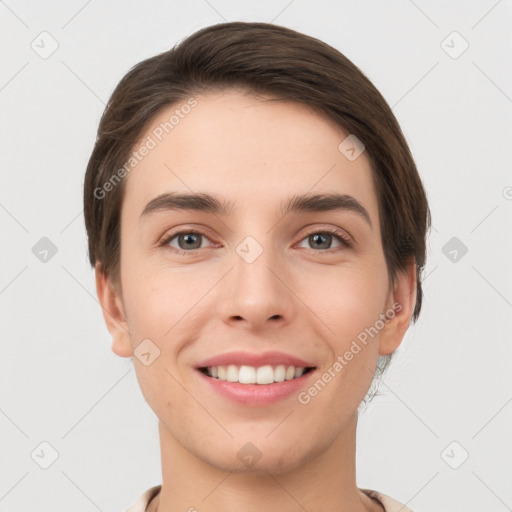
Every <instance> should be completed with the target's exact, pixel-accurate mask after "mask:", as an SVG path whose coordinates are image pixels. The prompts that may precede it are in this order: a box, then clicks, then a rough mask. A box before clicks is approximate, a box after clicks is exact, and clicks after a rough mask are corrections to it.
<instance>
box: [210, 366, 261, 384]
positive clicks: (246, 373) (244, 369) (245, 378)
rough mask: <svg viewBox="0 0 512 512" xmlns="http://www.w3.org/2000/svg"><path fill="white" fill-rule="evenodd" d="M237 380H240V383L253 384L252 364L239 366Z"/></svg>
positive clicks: (254, 374)
mask: <svg viewBox="0 0 512 512" xmlns="http://www.w3.org/2000/svg"><path fill="white" fill-rule="evenodd" d="M212 377H213V375H212ZM238 382H241V383H242V384H255V383H256V369H255V368H253V367H252V366H240V372H239V373H238Z"/></svg>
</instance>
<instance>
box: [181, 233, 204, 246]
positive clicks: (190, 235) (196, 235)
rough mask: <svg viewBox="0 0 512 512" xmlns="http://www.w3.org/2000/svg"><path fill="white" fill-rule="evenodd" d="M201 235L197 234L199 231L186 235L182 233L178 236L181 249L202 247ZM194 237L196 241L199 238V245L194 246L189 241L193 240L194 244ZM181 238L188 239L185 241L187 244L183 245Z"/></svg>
mask: <svg viewBox="0 0 512 512" xmlns="http://www.w3.org/2000/svg"><path fill="white" fill-rule="evenodd" d="M200 236H201V235H199V234H197V233H186V234H184V235H180V236H179V237H178V240H179V246H180V248H181V249H199V247H201V242H200V238H199V237H200ZM194 239H195V242H196V243H197V241H198V240H199V245H198V247H192V245H191V244H189V243H188V241H190V240H192V244H193V243H194ZM181 240H186V243H185V246H183V245H182V244H181Z"/></svg>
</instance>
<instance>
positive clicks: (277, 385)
mask: <svg viewBox="0 0 512 512" xmlns="http://www.w3.org/2000/svg"><path fill="white" fill-rule="evenodd" d="M214 366H215V365H214ZM195 373H197V374H198V376H199V378H200V379H201V380H202V382H204V383H205V384H206V385H207V386H208V387H209V389H211V390H213V391H215V392H216V393H218V394H220V395H221V396H222V397H224V398H227V399H228V400H230V401H232V402H235V403H237V404H241V405H245V406H254V407H265V406H267V405H271V404H274V403H276V402H279V401H280V400H284V399H285V398H288V397H290V396H292V395H295V396H296V395H297V393H299V391H300V390H301V389H305V388H306V386H307V381H309V379H310V378H311V376H312V375H315V374H316V371H315V369H313V370H311V371H309V372H308V373H306V374H304V375H302V376H301V377H297V378H296V379H292V380H285V381H283V382H274V384H240V383H239V382H228V381H225V380H219V379H216V378H213V377H208V375H206V374H204V373H202V372H201V371H199V370H196V372H195Z"/></svg>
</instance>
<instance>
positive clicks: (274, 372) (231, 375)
mask: <svg viewBox="0 0 512 512" xmlns="http://www.w3.org/2000/svg"><path fill="white" fill-rule="evenodd" d="M206 370H207V374H208V375H209V376H210V377H214V378H218V379H219V380H224V381H227V382H240V383H241V384H273V383H274V382H283V381H285V380H292V379H296V378H298V377H301V376H302V375H303V374H304V372H305V370H306V368H303V367H300V366H297V367H295V366H285V365H284V364H280V365H277V366H271V365H265V366H259V367H257V368H256V367H254V366H246V365H242V366H237V365H234V364H230V365H228V366H222V365H220V366H208V368H207V369H206Z"/></svg>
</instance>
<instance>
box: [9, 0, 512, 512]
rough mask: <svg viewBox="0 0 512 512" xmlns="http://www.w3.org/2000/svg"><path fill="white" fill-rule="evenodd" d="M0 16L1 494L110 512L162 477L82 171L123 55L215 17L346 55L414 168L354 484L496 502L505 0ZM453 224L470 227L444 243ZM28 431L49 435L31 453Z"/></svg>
mask: <svg viewBox="0 0 512 512" xmlns="http://www.w3.org/2000/svg"><path fill="white" fill-rule="evenodd" d="M0 17H1V20H2V30H1V32H0V41H1V45H2V48H3V52H2V57H3V59H2V70H1V77H0V105H1V116H2V123H1V130H2V132H1V136H2V139H3V144H2V151H1V152H0V159H1V170H2V186H1V187H0V223H1V234H2V253H1V254H2V264H1V265H0V328H1V336H0V510H2V511H4V512H5V511H11V512H12V511H23V512H27V511H29V510H38V511H52V512H55V511H64V510H74V511H84V512H94V511H96V510H100V511H113V512H115V511H120V510H124V508H125V507H126V506H128V505H129V504H131V503H132V502H133V501H134V500H135V498H136V497H138V496H139V494H141V493H142V492H143V491H144V490H145V489H147V488H149V487H150V486H153V485H156V484H158V483H160V482H161V472H160V454H159V444H158V437H157V427H156V425H157V423H156V418H155V416H154V414H153V412H152V411H151V410H150V409H149V407H148V406H147V405H146V403H145V402H144V399H143V397H142V395H141V393H140V390H139V388H138V384H137V381H136V379H135V374H134V371H133V363H132V361H131V360H130V359H122V358H119V357H117V356H116V355H114V354H113V353H112V352H111V349H110V338H109V335H108V331H107V329H106V327H105V325H104V322H103V317H102V313H101V310H100V307H99V305H98V302H97V300H96V294H95V285H94V274H93V271H92V269H91V268H90V267H89V265H88V261H87V255H86V237H85V229H84V221H83V215H82V184H83V176H84V171H85V166H86V163H87V160H88V157H89V155H90V152H91V150H92V147H93V143H94V140H95V132H96V129H97V125H98V121H99V118H100V115H101V113H102V111H103V109H104V104H105V102H106V101H107V99H108V97H109V95H110V94H111V92H112V90H113V88H114V87H115V85H116V84H117V83H118V81H119V80H120V79H121V77H122V76H123V75H124V74H125V73H126V72H127V71H128V69H129V68H130V67H131V66H132V65H134V64H135V63H137V62H139V61H141V60H142V59H145V58H147V57H149V56H152V55H154V54H156V53H158V52H161V51H164V50H166V49H168V48H170V47H171V46H172V45H174V44H175V43H176V42H178V41H179V40H181V39H182V38H184V37H185V36H187V35H188V34H190V33H192V32H194V31H195V30H197V29H199V28H201V27H204V26H207V25H210V24H213V23H219V22H222V21H224V20H226V21H235V20H244V21H267V22H271V21H273V22H275V23H277V24H281V25H285V26H288V27H290V28H293V29H296V30H299V31H301V32H305V33H306V34H309V35H312V36H315V37H318V38H320V39H322V40H324V41H326V42H327V43H329V44H331V45H333V46H334V47H336V48H338V49H339V50H340V51H342V52H343V53H344V54H345V55H347V57H349V58H350V59H351V60H353V61H354V62H355V63H356V65H358V66H359V67H360V68H361V69H362V70H363V71H364V72H365V73H366V74H367V76H368V77H369V78H370V79H371V80H372V81H373V83H374V84H375V85H376V86H377V88H378V89H379V90H380V91H381V92H382V94H383V95H384V96H385V98H386V99H387V101H388V102H389V104H390V105H391V106H392V108H393V111H394V113H395V115H396V116H397V118H398V120H399V122H400V124H401V126H402V129H403V131H404V133H405V135H406V138H407V140H408V142H409V144H410V146H411V150H412V152H413V155H414V157H415V159H416V162H417V164H418V167H419V170H420V173H421V176H422V178H423V180H424V183H425V186H426V189H427V193H428V197H429V201H430V207H431V209H432V214H433V229H432V232H431V235H430V238H429V243H428V266H427V269H426V272H425V275H426V276H427V277H426V279H425V284H424V286H425V300H424V306H423V311H422V314H421V317H420V320H419V322H418V324H417V325H416V326H414V327H411V329H410V330H409V331H408V333H407V335H406V338H405V341H404V343H403V345H402V347H401V348H400V349H399V352H398V356H397V358H396V359H395V361H394V362H393V364H392V366H391V368H390V370H389V374H388V377H387V379H386V380H385V382H384V383H383V384H382V385H381V392H382V393H383V396H381V397H378V398H376V399H375V400H374V401H373V402H372V403H371V405H370V407H369V409H368V410H367V411H366V412H365V413H364V414H362V415H361V417H360V424H359V433H358V436H359V437H358V455H357V463H358V485H359V486H360V487H368V488H374V489H377V490H380V491H382V492H385V493H387V494H390V495H391V496H393V497H395V498H396V499H399V500H400V501H402V502H404V503H407V504H408V505H409V506H410V507H412V508H414V509H415V510H417V511H419V512H434V511H435V512H441V511H462V510H463V511H465V512H473V511H475V512H476V511H479V512H480V511H482V510H485V511H486V512H501V511H505V510H511V508H510V507H512V486H511V482H512V470H511V465H510V460H511V459H512V437H511V435H510V431H511V429H510V427H511V419H512V385H511V384H512V372H511V370H510V367H511V364H510V363H511V356H512V348H511V346H512V345H511V343H510V341H511V334H510V333H511V313H512V282H511V281H512V280H511V274H512V273H511V271H510V267H511V262H512V237H511V220H512V200H511V199H512V173H511V163H512V155H511V142H512V123H511V117H512V70H511V67H510V66H511V64H510V63H511V62H512V59H511V56H512V31H511V27H512V25H511V21H512V1H510V0H501V1H496V0H485V1H484V0H482V1H478V2H477V1H472V2H469V1H462V0H460V1H452V2H444V1H441V0H439V1H432V2H427V1H420V0H416V1H414V2H413V1H412V0H393V1H387V2H382V1H379V0H375V1H341V2H335V1H326V0H324V1H317V0H315V1H313V0H295V1H290V0H283V1H274V2H271V1H268V0H267V1H251V2H235V1H234V0H229V1H228V0H208V1H206V0H190V1H187V2H164V1H159V2H142V1H121V0H116V1H110V2H100V1H99V0H92V1H91V0H89V1H85V0H76V1H66V2H65V1H59V2H57V1H53V2H36V1H32V2H27V1H15V0H6V1H1V2H0ZM43 31H47V32H48V33H49V34H51V38H54V39H55V40H56V41H57V43H58V48H57V50H56V51H55V52H54V53H53V54H52V55H51V56H49V57H48V58H42V57H41V56H40V55H39V54H38V53H37V52H36V51H34V50H33V49H32V47H31V45H34V46H36V47H38V48H39V52H42V51H43V49H42V47H43V46H44V48H45V49H46V51H47V50H48V49H49V48H51V46H50V45H51V40H50V39H49V38H48V36H45V35H43V36H40V34H41V32H43ZM453 31H456V32H458V33H459V34H460V36H461V37H462V38H463V39H464V40H465V41H467V43H468V44H469V47H468V48H467V50H466V51H465V52H464V53H462V54H461V55H457V54H458V53H459V52H460V50H462V49H463V44H464V42H463V40H462V39H461V38H460V37H459V36H457V35H455V36H454V35H453V34H452V32H453ZM42 38H46V39H42ZM447 38H448V39H447ZM443 41H444V43H443ZM450 53H451V55H450ZM454 56H457V58H454ZM43 237H48V238H49V239H50V240H51V241H52V242H53V244H55V246H56V248H57V253H56V254H55V255H54V256H53V257H51V258H49V259H48V261H47V262H46V263H44V262H42V261H40V259H39V258H37V257H36V256H35V255H34V253H33V251H32V248H33V247H34V246H35V245H36V243H37V242H38V241H39V240H40V239H41V238H43ZM452 237H457V239H458V240H459V241H460V242H462V243H463V244H464V245H465V246H466V247H467V248H468V252H467V254H465V255H464V256H462V257H460V255H461V253H460V251H459V253H458V257H457V260H456V261H451V259H453V254H454V253H452V256H450V257H447V256H446V255H445V254H444V252H443V248H445V247H446V244H447V243H448V242H449V241H450V240H451V239H452ZM452 243H453V242H452ZM457 243H459V242H457ZM449 250H452V247H451V246H450V245H448V246H447V248H445V249H444V251H445V252H446V253H448V251H449ZM43 441H46V442H47V443H50V445H52V447H53V448H54V449H55V450H56V451H57V452H58V459H57V460H56V461H55V462H54V463H53V464H52V465H51V466H50V467H49V468H48V469H42V468H41V467H40V464H44V463H45V461H46V462H47V463H48V462H49V461H50V459H49V458H50V457H51V453H52V451H51V449H50V448H48V447H47V446H46V445H42V446H40V444H41V443H42V442H43ZM453 441H456V444H454V445H451V446H450V447H449V448H448V450H445V448H446V447H447V446H448V445H450V443H452V442H453ZM34 451H35V452H34ZM466 451H467V453H468V454H469V458H468V459H467V460H466V461H465V462H464V463H463V464H462V465H460V467H458V469H453V468H452V467H450V465H449V464H448V463H450V464H451V465H452V466H457V465H458V464H460V462H461V461H462V460H463V457H464V454H465V452H466ZM31 454H33V457H32V456H31ZM443 454H444V455H443Z"/></svg>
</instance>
